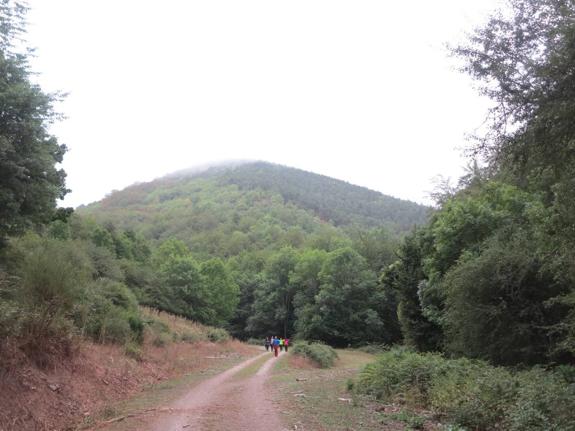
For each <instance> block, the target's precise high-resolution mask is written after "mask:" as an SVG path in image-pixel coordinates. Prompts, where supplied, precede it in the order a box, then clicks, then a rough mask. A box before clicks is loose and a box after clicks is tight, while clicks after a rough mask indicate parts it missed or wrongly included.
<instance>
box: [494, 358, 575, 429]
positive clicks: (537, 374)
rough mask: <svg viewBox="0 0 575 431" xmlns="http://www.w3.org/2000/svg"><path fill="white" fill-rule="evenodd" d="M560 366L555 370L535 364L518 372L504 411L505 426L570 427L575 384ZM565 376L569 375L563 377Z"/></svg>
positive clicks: (571, 427) (525, 427)
mask: <svg viewBox="0 0 575 431" xmlns="http://www.w3.org/2000/svg"><path fill="white" fill-rule="evenodd" d="M567 368H570V369H571V371H570V373H569V374H571V373H572V372H573V371H575V368H573V367H565V366H564V367H562V369H559V370H556V371H544V370H542V369H540V368H534V369H532V370H530V371H524V372H522V373H519V374H518V376H517V383H518V392H517V397H516V399H515V401H514V403H513V404H512V405H511V406H510V408H509V411H508V412H507V415H506V420H505V425H506V427H505V428H506V429H508V430H510V431H520V430H534V431H535V430H537V431H543V430H556V431H573V430H575V421H574V420H573V415H574V412H575V385H574V383H575V382H574V381H573V380H571V378H569V377H572V374H571V376H568V375H566V373H565V371H567ZM566 377H568V378H569V379H566Z"/></svg>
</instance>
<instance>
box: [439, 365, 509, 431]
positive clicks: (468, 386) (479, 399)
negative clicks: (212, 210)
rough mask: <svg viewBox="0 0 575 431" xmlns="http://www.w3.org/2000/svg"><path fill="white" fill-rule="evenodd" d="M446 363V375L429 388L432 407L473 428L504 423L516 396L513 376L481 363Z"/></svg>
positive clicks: (441, 376)
mask: <svg viewBox="0 0 575 431" xmlns="http://www.w3.org/2000/svg"><path fill="white" fill-rule="evenodd" d="M443 361H444V363H445V364H446V367H445V368H444V373H443V374H441V375H437V376H435V378H434V379H433V381H432V382H431V387H430V389H429V404H430V405H431V407H432V408H433V409H434V410H435V411H436V412H438V413H439V414H441V415H442V416H445V417H448V418H450V419H451V420H452V421H454V422H455V423H456V424H458V425H461V426H464V427H468V428H470V429H489V428H491V427H492V426H493V425H494V424H499V423H501V422H502V420H503V418H504V416H505V414H506V411H507V410H508V408H509V405H510V403H511V402H512V401H513V399H514V397H515V396H516V391H517V385H516V382H515V379H514V378H513V376H512V375H511V373H510V372H509V371H507V370H505V369H503V368H499V367H492V366H489V365H487V364H486V363H483V362H479V361H470V360H467V359H458V360H443Z"/></svg>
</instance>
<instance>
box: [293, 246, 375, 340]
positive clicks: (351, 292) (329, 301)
mask: <svg viewBox="0 0 575 431" xmlns="http://www.w3.org/2000/svg"><path fill="white" fill-rule="evenodd" d="M319 278H320V288H319V292H318V294H317V295H316V296H315V300H314V303H313V305H312V306H311V307H308V308H307V309H306V310H305V312H304V313H301V315H300V316H299V319H298V321H297V329H298V334H301V335H302V336H303V337H304V338H306V339H311V340H322V341H325V342H327V343H329V344H332V345H336V346H345V345H348V344H359V343H361V342H374V341H375V342H377V341H382V339H384V338H385V334H386V328H385V325H384V322H383V320H382V318H381V316H380V315H379V314H378V313H377V311H376V306H377V304H376V300H377V299H380V298H378V297H377V296H376V295H375V294H376V285H377V282H376V277H375V274H374V273H373V272H372V271H370V270H369V268H368V266H367V262H366V261H365V259H364V258H363V257H362V256H360V255H359V254H358V253H357V252H356V251H355V250H353V249H351V248H342V249H338V250H335V251H333V252H331V253H329V255H328V256H327V258H326V260H325V262H324V264H323V266H322V270H321V273H320V276H319Z"/></svg>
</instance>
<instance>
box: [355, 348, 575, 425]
mask: <svg viewBox="0 0 575 431" xmlns="http://www.w3.org/2000/svg"><path fill="white" fill-rule="evenodd" d="M574 372H575V371H574V369H573V368H572V367H561V368H560V369H558V370H557V371H544V370H541V369H538V368H535V369H532V370H530V371H523V372H517V373H512V372H511V371H509V370H507V369H505V368H501V367H493V366H491V365H489V364H487V363H485V362H481V361H471V360H468V359H445V358H443V357H442V356H440V355H437V354H430V353H427V354H419V353H414V352H410V351H408V350H404V349H393V350H391V351H389V352H386V353H384V354H382V355H381V356H380V357H379V358H378V360H377V361H376V362H375V363H373V364H369V365H368V366H367V367H365V369H364V370H363V371H362V372H361V373H360V375H359V377H358V379H357V382H355V384H353V385H352V386H353V388H354V390H355V391H357V392H359V393H364V394H371V395H373V396H375V397H376V398H378V399H383V400H386V401H393V400H404V401H407V402H411V403H414V404H417V405H418V406H423V407H427V408H432V409H433V410H434V411H435V412H436V413H437V414H438V415H440V416H443V417H444V418H445V419H446V421H447V422H450V423H451V424H453V425H454V426H462V427H464V428H466V429H506V430H512V431H519V430H525V431H543V430H554V431H574V430H575V424H574V423H573V420H572V418H573V411H575V386H574V385H573V380H572V379H573V375H574V374H573V373H574ZM454 429H457V428H454Z"/></svg>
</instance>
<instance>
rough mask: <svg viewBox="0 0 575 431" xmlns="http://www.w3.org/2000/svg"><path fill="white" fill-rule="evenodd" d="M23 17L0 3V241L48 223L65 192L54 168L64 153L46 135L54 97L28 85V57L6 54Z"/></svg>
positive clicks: (13, 5)
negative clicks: (57, 202)
mask: <svg viewBox="0 0 575 431" xmlns="http://www.w3.org/2000/svg"><path fill="white" fill-rule="evenodd" d="M24 13H25V8H24V7H23V6H22V5H21V4H20V3H19V2H12V1H9V0H2V2H0V241H2V240H4V239H5V238H6V236H8V235H13V234H18V233H21V232H23V231H24V230H25V229H27V228H29V227H31V226H34V225H36V224H41V223H46V222H48V221H50V220H51V219H52V215H53V214H54V211H55V209H56V200H57V199H62V198H63V197H64V195H65V194H66V193H67V191H68V190H67V189H66V187H65V182H64V180H65V173H64V171H63V170H62V169H58V167H57V164H58V163H61V162H62V159H63V156H64V153H65V152H66V147H65V146H64V145H60V144H59V143H58V141H57V139H56V137H55V136H53V135H50V134H49V133H48V126H49V124H50V123H52V122H53V121H54V120H56V119H57V118H58V115H57V114H56V112H55V111H54V107H53V105H54V102H55V101H56V100H57V99H58V96H57V95H55V94H47V93H44V92H43V91H42V90H41V89H40V87H39V86H38V85H36V84H33V83H32V82H31V80H30V74H31V72H30V70H29V66H28V61H27V59H28V57H29V55H30V53H29V52H26V53H24V54H22V53H14V52H12V51H11V49H12V48H13V45H14V42H15V40H17V38H18V37H19V36H20V34H21V33H22V32H23V29H24V24H25V23H24V19H23V15H24Z"/></svg>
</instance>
